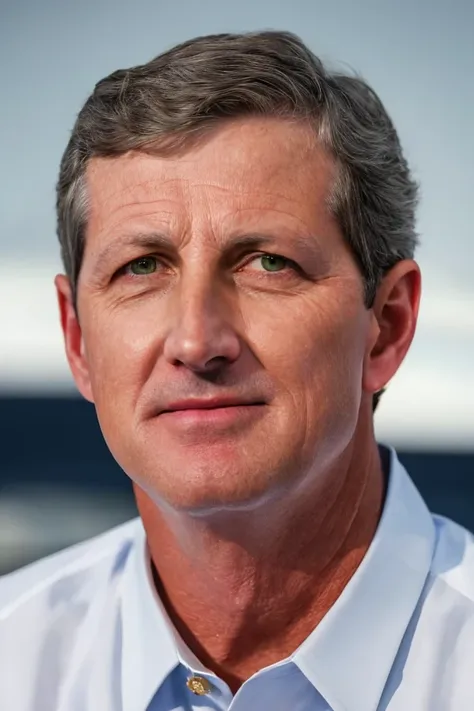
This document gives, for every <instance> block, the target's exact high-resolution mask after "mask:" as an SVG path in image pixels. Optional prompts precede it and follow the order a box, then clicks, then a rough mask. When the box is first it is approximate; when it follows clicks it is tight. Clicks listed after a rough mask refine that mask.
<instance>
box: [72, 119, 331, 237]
mask: <svg viewBox="0 0 474 711" xmlns="http://www.w3.org/2000/svg"><path fill="white" fill-rule="evenodd" d="M334 176H335V165H334V161H333V160H332V158H331V157H330V156H329V155H328V153H327V152H326V151H325V150H324V149H323V148H322V147H321V146H320V145H318V143H317V139H316V135H315V132H314V131H313V129H312V128H311V127H310V126H309V125H307V124H303V123H301V122H296V121H294V122H291V121H287V120H281V119H268V118H250V119H245V120H240V121H233V122H229V123H227V124H224V125H222V126H221V127H219V128H218V129H217V130H216V131H215V132H214V133H212V134H211V135H210V136H209V137H208V138H207V139H206V140H205V141H204V142H201V143H200V144H199V145H198V146H197V147H194V148H192V149H191V150H189V151H188V152H186V153H185V154H184V155H183V154H180V155H179V156H166V157H163V156H160V155H159V153H157V154H154V153H144V152H139V151H130V152H129V153H126V154H124V155H121V156H118V157H114V158H93V159H92V160H91V161H90V163H89V165H88V168H87V172H86V179H87V189H88V198H89V206H90V220H89V225H88V234H94V233H95V234H97V233H100V232H102V230H103V229H106V228H107V226H116V225H117V224H118V223H121V222H122V221H123V220H125V221H126V220H128V219H129V218H131V219H133V217H134V216H136V215H137V214H138V213H142V214H143V213H147V212H148V213H150V214H151V213H153V212H155V211H158V212H159V211H162V212H167V211H168V212H169V211H170V210H171V211H176V210H178V211H179V210H181V211H183V212H187V213H193V214H194V213H196V214H199V213H201V214H202V213H203V212H206V211H207V212H208V213H211V212H213V211H214V212H219V211H220V212H222V211H224V212H227V213H229V212H230V213H232V212H233V211H236V212H238V211H239V210H240V211H242V210H252V209H255V210H265V209H269V210H280V211H281V212H282V214H285V213H287V214H291V213H292V214H294V215H295V216H296V215H298V214H300V215H301V217H302V219H306V218H308V217H309V216H310V215H314V213H315V210H316V211H318V210H325V208H326V199H327V197H328V194H329V191H330V189H331V186H332V184H333V180H334Z"/></svg>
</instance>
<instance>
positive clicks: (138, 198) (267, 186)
mask: <svg viewBox="0 0 474 711" xmlns="http://www.w3.org/2000/svg"><path fill="white" fill-rule="evenodd" d="M334 174H335V173H334V166H333V162H332V160H331V159H330V157H329V156H328V155H327V154H325V152H324V151H323V149H322V148H321V147H317V146H315V141H314V138H313V134H312V133H311V132H310V129H309V128H307V127H305V126H302V125H297V124H295V123H290V122H284V121H277V120H268V119H257V118H255V119H248V120H242V121H236V122H233V123H229V124H226V125H223V126H222V127H221V128H220V129H219V130H218V131H217V132H216V133H214V134H213V135H212V136H211V137H210V138H209V139H208V140H207V141H206V142H204V143H203V144H201V145H200V146H199V147H197V148H193V149H192V150H190V151H189V152H188V153H186V155H181V156H179V157H167V158H163V157H157V156H156V155H146V154H144V153H138V152H134V153H130V154H128V155H125V156H121V157H117V158H113V159H94V160H92V161H91V163H90V165H89V167H88V173H87V183H88V193H89V198H90V218H89V222H88V229H87V235H86V249H85V255H84V261H83V265H82V270H81V274H80V279H79V286H78V313H79V321H80V351H81V359H82V363H83V369H82V370H81V371H80V372H78V371H77V369H75V368H74V367H73V370H75V376H76V381H77V383H78V386H79V388H80V390H81V392H82V393H83V395H85V397H87V398H88V399H91V400H93V401H94V403H95V406H96V408H97V414H98V417H99V421H100V424H101V427H102V431H103V433H104V436H105V439H106V441H107V443H108V446H109V448H110V450H111V451H112V453H113V455H114V456H115V458H116V460H117V461H118V463H119V464H120V465H121V466H122V467H123V469H124V470H125V471H126V472H127V473H128V474H129V476H130V477H131V478H132V479H133V480H134V481H135V482H136V483H137V484H138V485H139V486H141V487H142V488H143V489H144V490H145V491H146V492H147V493H148V494H149V495H150V496H151V497H152V498H153V499H154V500H155V501H157V502H160V501H161V502H167V503H168V504H170V505H171V506H173V507H177V508H180V509H186V510H195V511H197V510H203V509H208V508H211V509H212V508H219V507H222V506H223V507H229V506H231V507H232V506H238V505H240V506H251V505H254V504H255V503H257V502H259V501H262V498H265V497H271V496H273V495H275V494H278V493H280V494H281V493H282V491H285V490H287V489H288V488H290V487H293V486H296V485H299V484H304V483H305V482H307V481H309V480H310V478H311V477H317V475H318V472H321V471H323V470H324V468H326V467H328V466H329V465H330V464H331V462H332V461H334V459H335V458H336V457H337V456H338V455H339V454H340V453H341V452H342V451H343V450H344V448H345V447H346V446H347V445H348V443H349V441H350V440H351V438H352V436H353V434H354V431H355V429H356V426H357V422H358V417H359V408H360V404H361V394H362V374H363V367H364V358H365V356H366V354H367V350H368V348H369V347H370V341H371V338H372V335H371V334H373V328H372V326H373V323H372V320H371V315H370V312H368V311H367V310H366V308H365V307H364V303H363V287H362V279H361V275H360V273H359V271H358V269H357V266H356V264H355V261H354V259H353V257H352V255H351V253H350V251H349V249H348V247H347V246H346V244H345V243H344V241H343V238H342V235H341V231H340V229H339V227H338V225H337V223H336V221H335V219H334V218H333V217H332V216H331V214H330V210H329V208H328V206H327V200H328V197H329V195H330V191H331V187H332V184H333V180H334ZM219 399H221V401H220V402H219ZM203 400H205V401H208V404H214V405H225V404H229V405H230V406H229V407H222V408H214V409H209V410H203V409H199V407H200V406H201V405H202V404H203V403H202V401H203ZM186 401H187V402H186ZM193 401H194V402H193ZM235 403H240V405H239V406H235ZM233 405H234V406H233ZM178 408H182V409H181V410H179V409H178Z"/></svg>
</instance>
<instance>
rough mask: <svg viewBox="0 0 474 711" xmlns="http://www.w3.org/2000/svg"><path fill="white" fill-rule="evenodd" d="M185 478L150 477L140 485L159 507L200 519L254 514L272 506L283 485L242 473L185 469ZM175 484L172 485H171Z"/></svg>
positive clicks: (255, 473) (183, 472)
mask: <svg viewBox="0 0 474 711" xmlns="http://www.w3.org/2000/svg"><path fill="white" fill-rule="evenodd" d="M181 472H182V473H181V476H179V477H174V479H173V480H172V478H171V476H169V477H163V472H160V475H159V476H158V475H155V476H147V477H146V478H144V479H141V480H140V481H136V483H137V485H138V486H139V487H140V488H141V489H143V491H144V492H145V493H146V494H147V496H148V497H149V498H150V499H152V501H153V502H154V503H155V504H156V505H157V506H158V507H159V508H166V509H168V510H169V509H171V510H173V511H175V512H176V513H185V514H188V515H192V516H196V517H206V516H211V515H212V514H218V513H220V512H231V511H235V512H237V511H242V512H244V511H252V510H254V509H257V508H259V507H260V506H262V505H264V504H266V503H268V502H269V501H270V500H271V499H272V498H276V497H277V496H278V492H279V491H280V492H281V489H282V487H281V485H280V486H277V482H275V481H274V480H272V479H270V478H269V477H268V476H267V477H264V476H263V477H262V476H258V474H257V472H254V473H253V476H252V475H251V474H250V473H248V475H247V476H246V477H243V476H242V471H240V472H236V471H232V472H230V471H223V469H222V468H221V469H219V471H214V472H213V471H212V469H210V468H207V469H206V470H205V471H199V470H198V471H196V470H189V469H188V470H187V472H185V471H184V469H181ZM170 481H172V486H170Z"/></svg>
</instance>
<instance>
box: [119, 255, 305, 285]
mask: <svg viewBox="0 0 474 711" xmlns="http://www.w3.org/2000/svg"><path fill="white" fill-rule="evenodd" d="M262 257H275V258H277V259H283V260H284V262H285V265H286V267H290V269H291V270H292V271H293V272H296V273H298V274H300V275H302V274H303V270H302V269H301V267H300V266H299V265H298V264H297V263H296V262H294V261H293V260H292V259H289V258H288V257H284V256H283V255H282V254H276V253H274V252H259V253H258V254H254V255H253V256H252V257H251V258H250V259H248V260H247V261H246V262H245V263H244V264H242V265H241V266H240V267H239V269H238V270H237V271H240V270H241V269H243V268H244V267H245V266H246V265H247V264H249V263H250V262H252V261H253V260H254V259H259V258H260V259H261V258H262ZM150 258H151V259H154V260H155V261H156V262H157V264H161V265H163V262H162V261H161V259H160V257H158V256H156V255H154V254H145V255H143V256H142V257H137V258H136V259H132V260H130V262H127V264H124V266H123V267H121V268H120V269H119V270H118V271H117V272H116V275H115V276H116V277H119V276H128V277H131V278H132V279H137V278H139V277H140V276H144V277H146V276H151V274H154V273H155V272H151V273H150V274H142V275H140V274H130V273H128V272H127V270H128V268H129V267H131V265H132V264H134V263H135V262H138V261H140V259H150ZM262 271H263V270H262ZM284 272H286V269H285V270H282V271H276V272H273V274H283V273H284ZM264 273H266V274H272V272H271V271H268V272H264Z"/></svg>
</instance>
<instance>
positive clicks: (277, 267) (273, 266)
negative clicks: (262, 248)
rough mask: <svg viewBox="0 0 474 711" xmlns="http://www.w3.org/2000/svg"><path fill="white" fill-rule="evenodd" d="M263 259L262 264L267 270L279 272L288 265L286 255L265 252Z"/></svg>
mask: <svg viewBox="0 0 474 711" xmlns="http://www.w3.org/2000/svg"><path fill="white" fill-rule="evenodd" d="M261 260H262V266H263V268H264V269H265V271H267V272H279V271H281V270H282V269H284V268H285V267H286V266H287V260H286V259H285V257H279V256H278V255H277V254H264V255H262V257H261Z"/></svg>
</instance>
